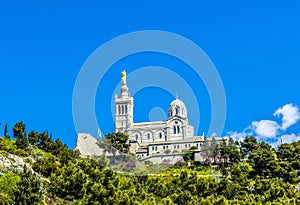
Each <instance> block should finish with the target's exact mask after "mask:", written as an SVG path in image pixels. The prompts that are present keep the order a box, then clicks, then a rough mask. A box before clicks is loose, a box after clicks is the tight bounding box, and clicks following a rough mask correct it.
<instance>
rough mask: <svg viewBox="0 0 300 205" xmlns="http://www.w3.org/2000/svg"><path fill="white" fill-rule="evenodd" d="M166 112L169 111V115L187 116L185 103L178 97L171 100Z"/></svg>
mask: <svg viewBox="0 0 300 205" xmlns="http://www.w3.org/2000/svg"><path fill="white" fill-rule="evenodd" d="M168 113H169V117H172V116H175V115H177V116H181V117H187V111H186V107H185V104H184V103H183V102H182V101H181V100H179V99H175V100H173V101H172V102H171V104H170V107H169V112H168Z"/></svg>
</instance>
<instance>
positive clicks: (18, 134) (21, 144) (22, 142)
mask: <svg viewBox="0 0 300 205" xmlns="http://www.w3.org/2000/svg"><path fill="white" fill-rule="evenodd" d="M25 130H26V126H25V124H24V123H23V122H22V121H21V122H18V123H16V124H15V126H14V127H13V132H14V137H15V138H16V139H17V141H16V145H17V147H18V148H20V149H23V150H26V149H27V148H28V145H29V143H28V140H27V137H26V132H25Z"/></svg>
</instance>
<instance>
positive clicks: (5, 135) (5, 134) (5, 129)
mask: <svg viewBox="0 0 300 205" xmlns="http://www.w3.org/2000/svg"><path fill="white" fill-rule="evenodd" d="M4 137H5V138H10V137H9V136H8V135H7V123H6V124H5V126H4Z"/></svg>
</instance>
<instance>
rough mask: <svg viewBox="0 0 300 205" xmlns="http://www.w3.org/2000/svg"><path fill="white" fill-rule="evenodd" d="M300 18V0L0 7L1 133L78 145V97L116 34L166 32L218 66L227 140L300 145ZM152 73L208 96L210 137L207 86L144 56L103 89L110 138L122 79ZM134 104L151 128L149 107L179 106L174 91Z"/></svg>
mask: <svg viewBox="0 0 300 205" xmlns="http://www.w3.org/2000/svg"><path fill="white" fill-rule="evenodd" d="M299 10H300V2H298V1H289V2H284V3H283V1H263V2H262V1H223V2H220V1H209V2H208V1H190V2H183V1H164V2H157V3H156V2H153V1H134V0H133V1H127V2H124V1H110V2H109V3H100V1H89V2H88V3H84V2H79V1H78V2H77V1H75V2H74V1H68V2H61V1H51V2H40V1H36V2H34V1H26V2H22V1H14V2H9V1H6V2H1V3H0V54H1V55H0V69H1V75H0V79H1V88H0V91H1V92H0V93H1V104H0V122H1V123H2V125H1V126H0V135H2V133H3V132H2V131H1V130H3V128H4V124H5V123H8V125H9V128H10V129H11V128H12V126H13V125H14V124H15V123H16V122H18V121H21V120H22V121H23V122H24V123H25V124H26V125H27V131H28V132H29V131H30V130H32V129H33V130H36V131H38V132H42V131H44V130H48V131H49V132H52V133H53V136H54V137H55V138H60V139H61V140H62V141H63V142H64V143H66V144H67V145H68V146H70V147H74V146H75V142H76V135H77V134H76V131H75V128H74V124H73V117H72V94H73V88H74V85H75V82H76V78H77V75H78V73H79V72H80V69H81V67H82V65H83V64H84V62H85V61H86V60H87V59H88V57H89V56H90V55H91V54H92V53H93V52H94V51H95V50H96V49H97V48H98V47H100V46H101V45H102V44H104V43H105V42H107V41H109V40H111V39H113V38H115V37H117V36H119V35H122V34H125V33H129V32H134V31H140V30H163V31H168V32H172V33H176V34H178V35H181V36H183V37H185V38H188V39H190V40H191V41H193V42H194V43H196V44H197V45H198V46H199V47H201V48H202V49H203V50H204V51H205V52H206V54H207V55H208V56H209V58H210V59H211V60H212V62H213V63H214V65H215V67H216V69H217V70H218V72H219V75H220V77H221V79H222V82H223V85H224V89H225V92H226V98H227V117H226V122H225V127H224V131H223V134H224V135H226V134H228V132H229V133H231V134H232V135H233V136H234V137H236V136H238V137H240V136H244V135H245V133H246V134H247V133H252V134H254V135H256V136H258V137H260V139H265V140H267V141H270V142H275V141H276V140H277V139H278V137H279V136H281V135H286V136H288V138H289V139H290V138H291V137H292V138H293V140H295V139H298V138H297V135H298V133H299V124H298V123H297V121H298V110H297V108H298V106H300V96H299V94H298V93H299V88H300V84H299V83H298V82H299V80H298V79H299V73H300V71H299V69H300V49H299V47H300V38H299V36H300V13H299ZM152 65H155V66H161V67H166V68H168V69H170V70H172V71H174V72H177V73H179V74H180V75H181V76H182V77H183V78H184V79H185V80H186V82H188V83H190V86H191V88H192V89H193V90H194V89H199V90H201V91H202V92H200V94H198V95H197V98H198V99H199V101H200V100H201V101H200V103H199V107H200V108H199V109H200V113H201V116H200V118H201V122H200V128H199V133H198V134H201V133H202V131H203V132H207V130H208V128H209V123H210V120H211V119H210V118H211V105H210V99H209V94H208V92H207V90H206V88H205V86H204V84H203V82H202V81H201V80H199V79H195V76H194V75H193V73H189V72H182V69H183V68H184V66H185V65H184V64H183V63H182V62H180V61H179V60H178V59H176V58H173V57H171V56H166V55H163V54H161V55H158V54H155V53H141V54H136V55H132V56H128V57H127V58H124V59H121V60H120V61H119V62H117V63H116V64H115V65H114V66H112V67H111V68H110V70H109V71H108V72H107V73H106V76H105V77H104V78H103V81H101V83H100V85H99V88H98V90H97V96H96V101H95V105H96V107H95V110H96V113H97V119H98V121H99V124H100V127H101V130H102V131H103V133H107V132H112V131H113V126H114V125H113V121H112V120H111V113H110V106H111V104H110V100H111V98H112V96H113V93H112V92H113V91H114V89H115V87H116V86H117V84H118V83H119V80H120V79H119V78H120V71H121V70H123V69H126V70H128V72H132V71H134V70H135V69H137V68H139V67H144V66H152ZM128 80H129V79H128ZM128 84H129V86H130V84H131V86H133V82H128ZM129 89H130V87H129ZM173 94H174V93H173ZM148 96H152V98H153V100H147V99H148ZM134 97H135V119H136V121H148V116H149V111H150V110H151V108H153V107H161V108H162V109H164V110H166V109H167V108H168V106H169V103H170V102H171V101H172V100H173V96H172V95H171V94H170V93H168V92H166V91H164V90H161V89H158V88H151V87H149V88H146V89H142V90H140V91H139V92H137V93H136V95H135V96H134ZM179 98H180V96H179ZM290 103H292V104H291V105H288V106H286V107H284V108H283V106H284V105H287V104H290ZM142 105H143V106H142ZM279 108H283V109H281V111H278V112H277V114H278V113H279V114H278V116H274V115H273V114H274V112H275V111H276V110H278V109H279ZM188 109H189V112H191V113H192V112H194V110H195V109H196V108H194V107H188ZM103 110H104V111H103ZM283 110H284V111H283ZM99 113H101V115H100V114H99ZM102 113H103V114H102ZM283 116H285V122H286V123H287V124H286V123H285V124H284V123H283V122H282V120H283V118H282V117H283ZM286 119H287V121H286ZM190 123H191V124H193V122H192V121H190ZM275 123H276V124H277V125H276V124H275ZM265 125H266V126H267V128H266V127H265ZM286 125H288V127H286ZM249 126H250V127H249ZM264 128H266V129H264ZM270 129H271V130H270ZM274 133H275V134H274Z"/></svg>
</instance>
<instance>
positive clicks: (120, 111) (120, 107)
mask: <svg viewBox="0 0 300 205" xmlns="http://www.w3.org/2000/svg"><path fill="white" fill-rule="evenodd" d="M118 107H119V109H118V110H119V115H120V114H121V106H120V105H119V106H118Z"/></svg>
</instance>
